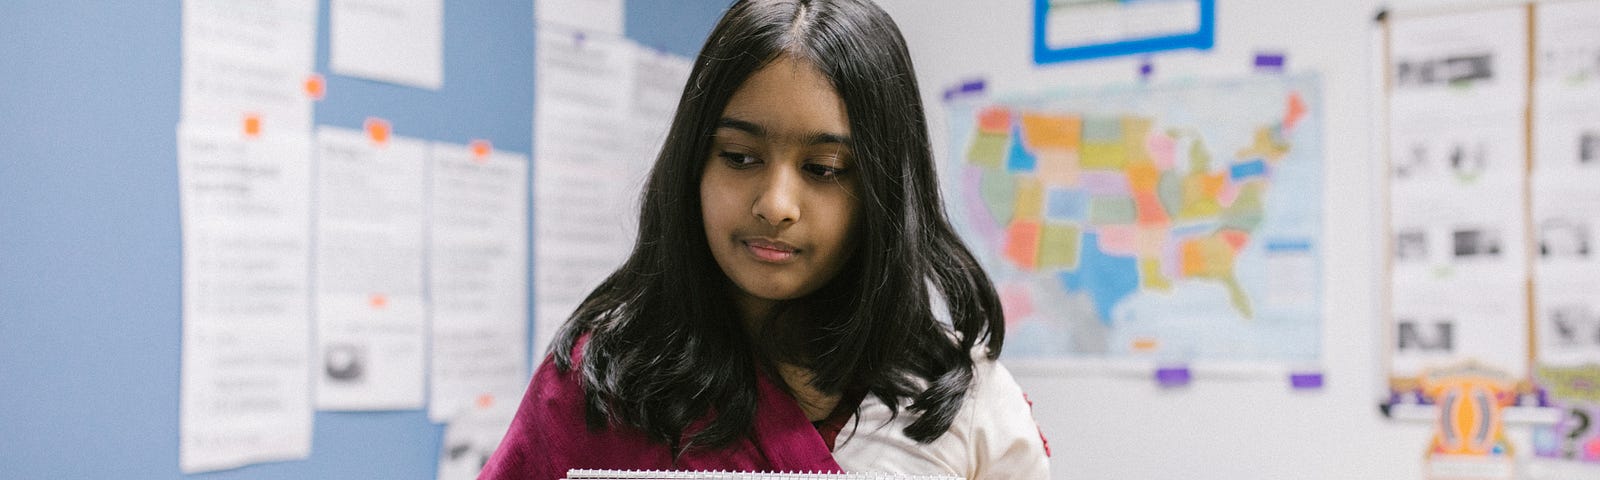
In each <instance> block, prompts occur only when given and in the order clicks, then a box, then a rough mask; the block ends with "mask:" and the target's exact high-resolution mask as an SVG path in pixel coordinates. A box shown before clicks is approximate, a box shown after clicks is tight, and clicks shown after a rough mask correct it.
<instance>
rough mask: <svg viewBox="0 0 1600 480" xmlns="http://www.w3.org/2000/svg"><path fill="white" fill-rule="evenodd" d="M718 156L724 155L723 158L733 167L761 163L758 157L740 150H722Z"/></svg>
mask: <svg viewBox="0 0 1600 480" xmlns="http://www.w3.org/2000/svg"><path fill="white" fill-rule="evenodd" d="M717 156H719V157H722V160H723V161H725V162H727V163H728V166H730V167H733V168H745V167H749V166H751V165H755V164H756V163H760V160H757V159H756V157H752V156H749V155H745V154H743V153H738V152H721V153H718V154H717Z"/></svg>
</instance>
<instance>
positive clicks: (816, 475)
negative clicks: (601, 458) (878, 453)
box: [565, 468, 964, 480]
mask: <svg viewBox="0 0 1600 480" xmlns="http://www.w3.org/2000/svg"><path fill="white" fill-rule="evenodd" d="M565 480H964V479H962V478H961V477H956V476H950V475H907V474H901V473H822V472H731V471H672V470H590V469H576V468H575V469H572V470H568V471H567V478H566V479H565Z"/></svg>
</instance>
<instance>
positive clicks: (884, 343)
mask: <svg viewBox="0 0 1600 480" xmlns="http://www.w3.org/2000/svg"><path fill="white" fill-rule="evenodd" d="M641 210H642V211H641V212H640V215H639V238H638V241H637V243H636V245H635V247H634V249H633V252H632V254H631V256H630V257H629V258H628V260H627V262H626V263H625V264H624V265H623V266H622V267H621V268H619V269H618V270H617V271H616V272H615V273H613V274H611V276H610V277H608V278H607V279H606V280H605V281H604V282H603V283H601V284H600V286H599V287H598V288H596V289H595V290H594V292H592V293H590V294H589V296H588V298H587V299H585V300H584V302H583V303H582V304H581V305H580V306H579V307H578V309H577V311H576V312H574V313H573V315H572V317H571V319H569V320H568V321H567V323H566V324H565V325H564V326H563V327H562V329H561V330H560V332H559V333H558V334H557V335H556V339H555V340H554V342H553V344H552V345H551V348H550V351H551V355H550V357H548V358H546V359H545V361H544V363H543V364H542V365H541V366H540V367H539V369H538V371H537V372H536V373H535V374H534V377H533V381H532V383H531V385H529V387H528V391H527V394H526V395H525V396H524V398H523V401H522V404H521V406H520V408H519V409H518V412H517V415H516V418H515V420H514V421H513V422H512V425H511V427H510V430H509V431H508V432H507V434H506V437H505V439H504V440H503V441H502V442H501V444H500V448H499V449H498V450H497V451H496V452H495V454H494V456H493V458H492V459H490V461H489V463H488V464H487V465H486V466H485V468H484V470H483V474H482V478H491V479H495V478H530V477H531V478H537V479H559V478H562V477H563V476H564V475H565V473H566V472H567V470H568V469H571V468H605V469H695V470H748V471H774V470H778V471H783V470H800V471H839V470H845V471H872V472H902V473H918V474H952V475H959V476H964V477H966V478H969V479H987V478H1007V479H1010V478H1046V477H1048V472H1047V468H1048V467H1047V463H1046V459H1045V446H1044V444H1043V438H1042V437H1041V436H1040V435H1039V433H1038V429H1037V427H1036V426H1035V425H1034V423H1033V419H1032V416H1031V413H1030V412H1029V409H1028V408H1029V407H1028V404H1027V403H1026V400H1025V399H1024V398H1023V396H1022V392H1021V391H1020V389H1019V388H1018V387H1017V385H1016V382H1015V381H1014V380H1012V378H1011V376H1010V374H1009V373H1007V372H1006V370H1005V369H1004V368H1003V367H1001V366H1000V365H999V364H998V363H996V361H995V360H994V359H995V358H997V357H998V356H999V354H1000V347H1001V344H1002V342H1003V340H1004V335H1005V331H1004V328H1005V327H1004V323H1003V318H1002V317H1001V311H1000V302H999V301H998V299H997V297H996V295H995V291H994V288H993V286H991V285H990V283H989V280H988V277H987V276H986V275H984V273H983V271H982V270H980V269H979V267H978V265H977V263H976V261H975V260H974V259H973V256H972V254H971V253H970V252H969V251H968V250H967V248H966V247H965V246H964V245H963V244H962V242H961V240H960V239H959V238H957V237H956V235H955V233H954V232H953V231H952V230H951V228H950V225H949V223H948V221H947V220H946V217H945V213H944V210H943V206H942V205H941V203H940V199H939V191H938V182H937V180H936V178H935V175H934V169H933V158H932V152H931V150H930V147H929V145H928V134H927V127H926V124H925V119H924V116H923V110H922V105H921V103H920V95H919V93H918V90H917V85H916V77H915V75H914V73H913V72H912V68H911V61H910V55H909V54H908V53H907V51H906V47H905V41H904V39H902V38H901V36H900V33H899V30H898V28H897V27H896V26H895V25H894V23H893V21H891V20H890V19H889V17H888V15H887V14H886V13H884V12H883V11H882V10H880V9H879V8H878V7H877V6H875V5H872V4H871V3H869V2H868V0H739V1H736V2H735V3H734V4H733V5H732V6H731V7H729V9H728V12H727V13H726V14H725V15H724V16H723V18H722V19H721V21H720V22H719V23H718V24H717V26H716V27H715V29H714V30H713V31H712V33H711V37H710V38H709V39H707V40H706V44H705V46H704V47H703V49H702V50H701V53H700V56H699V60H698V62H697V63H696V64H695V66H694V69H693V72H692V73H691V74H690V79H689V83H688V85H687V86H686V87H685V89H684V93H683V97H682V99H681V100H680V101H679V107H678V111H677V114H676V116H675V117H674V118H673V122H672V127H671V129H670V131H669V133H668V136H667V140H666V144H665V146H664V147H663V148H662V151H661V154H660V156H659V157H658V158H657V160H656V163H655V167H654V168H653V169H652V170H651V172H650V177H649V181H648V183H647V185H646V187H645V193H644V198H643V202H642V209H641ZM936 294H937V295H939V298H935V297H934V295H936ZM940 300H942V301H940ZM935 305H942V306H941V307H939V309H938V311H935ZM941 316H945V317H947V318H948V319H947V320H944V321H941V320H940V319H939V318H940V317H941Z"/></svg>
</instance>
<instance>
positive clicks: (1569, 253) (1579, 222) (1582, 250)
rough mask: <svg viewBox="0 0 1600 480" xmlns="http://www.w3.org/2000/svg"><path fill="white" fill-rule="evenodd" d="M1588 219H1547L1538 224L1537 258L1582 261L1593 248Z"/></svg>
mask: <svg viewBox="0 0 1600 480" xmlns="http://www.w3.org/2000/svg"><path fill="white" fill-rule="evenodd" d="M1591 231H1592V230H1591V228H1590V223H1589V220H1588V219H1584V218H1578V217H1556V218H1547V219H1545V220H1544V221H1542V222H1539V256H1540V257H1543V258H1545V259H1552V260H1553V259H1565V260H1584V259H1587V258H1589V252H1590V251H1591V249H1592V248H1593V247H1592V245H1590V243H1589V239H1590V238H1591V237H1590V236H1589V232H1591Z"/></svg>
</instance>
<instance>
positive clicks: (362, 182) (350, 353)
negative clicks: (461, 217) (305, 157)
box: [312, 126, 428, 410]
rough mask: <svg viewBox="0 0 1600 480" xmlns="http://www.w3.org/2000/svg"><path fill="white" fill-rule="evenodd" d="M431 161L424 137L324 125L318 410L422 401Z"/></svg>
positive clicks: (320, 133) (319, 182) (320, 140)
mask: <svg viewBox="0 0 1600 480" xmlns="http://www.w3.org/2000/svg"><path fill="white" fill-rule="evenodd" d="M383 131H385V132H387V128H385V129H384V130H383ZM427 161H428V144H427V143H426V142H423V141H421V140H417V139H412V138H406V137H398V136H394V137H386V138H385V139H384V141H383V143H381V144H380V143H376V142H375V139H374V138H372V137H371V136H370V135H369V134H367V133H363V132H359V131H355V130H349V129H343V128H336V127H328V126H323V127H320V128H319V129H318V130H317V169H316V172H317V175H316V179H315V182H314V184H315V185H316V207H315V208H314V211H315V219H316V223H315V225H316V252H315V254H314V258H315V265H316V274H315V280H316V297H315V298H316V301H315V306H316V310H315V311H316V326H317V344H316V345H315V347H314V348H315V357H314V358H315V359H316V361H315V363H313V365H312V367H313V369H312V371H313V377H315V379H314V381H313V385H315V386H316V399H317V408H318V409H322V410H396V409H412V408H421V407H422V402H423V397H424V393H425V392H424V388H423V378H424V364H423V358H424V357H425V351H424V349H425V348H426V338H427V332H426V331H425V329H424V323H425V322H424V315H425V314H426V312H425V309H424V305H423V296H422V294H423V268H424V265H423V263H422V259H423V246H424V241H423V239H424V235H425V232H424V231H423V225H424V221H425V214H426V211H425V210H424V201H423V200H424V199H423V192H424V184H423V178H424V171H425V170H424V168H425V165H426V163H427Z"/></svg>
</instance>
